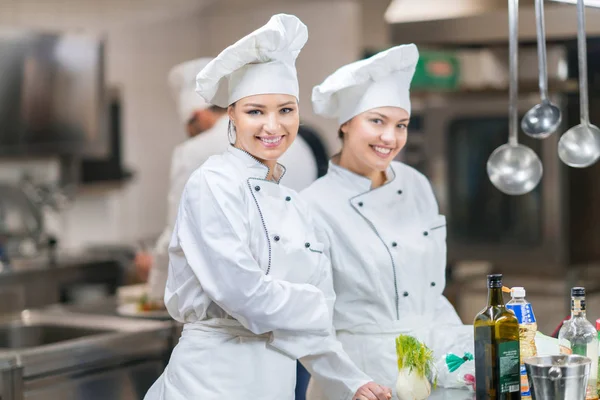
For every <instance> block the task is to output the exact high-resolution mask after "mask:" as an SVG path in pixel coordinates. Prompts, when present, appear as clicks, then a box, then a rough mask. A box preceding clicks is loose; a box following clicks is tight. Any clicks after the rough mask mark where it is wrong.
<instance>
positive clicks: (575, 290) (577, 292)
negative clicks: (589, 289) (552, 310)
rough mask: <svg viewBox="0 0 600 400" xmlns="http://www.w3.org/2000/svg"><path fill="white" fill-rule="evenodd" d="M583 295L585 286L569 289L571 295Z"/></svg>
mask: <svg viewBox="0 0 600 400" xmlns="http://www.w3.org/2000/svg"><path fill="white" fill-rule="evenodd" d="M583 296H585V288H583V287H574V288H572V289H571V297H583Z"/></svg>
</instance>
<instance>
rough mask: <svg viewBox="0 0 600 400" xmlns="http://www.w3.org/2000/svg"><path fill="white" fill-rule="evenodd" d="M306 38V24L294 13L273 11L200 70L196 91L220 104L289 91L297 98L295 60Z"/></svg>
mask: <svg viewBox="0 0 600 400" xmlns="http://www.w3.org/2000/svg"><path fill="white" fill-rule="evenodd" d="M307 39H308V30H307V28H306V25H304V24H303V23H302V21H300V20H299V19H298V18H297V17H295V16H293V15H286V14H277V15H274V16H272V17H271V19H270V20H269V22H268V23H267V24H266V25H264V26H263V27H261V28H259V29H257V30H256V31H254V32H252V33H251V34H249V35H247V36H245V37H243V38H242V39H240V40H238V41H237V42H236V43H235V44H233V45H231V46H229V47H228V48H226V49H225V50H223V51H222V52H221V54H219V55H218V56H217V57H216V58H215V59H214V60H213V61H211V62H210V63H209V64H208V65H207V66H206V67H205V68H204V69H203V70H202V71H200V73H199V74H198V76H197V78H196V92H197V93H198V94H199V95H200V96H202V97H203V98H204V99H205V100H206V101H207V102H209V103H212V104H215V105H217V106H220V107H227V106H229V105H231V104H233V103H235V102H236V101H238V100H239V99H242V98H244V97H247V96H252V95H256V94H269V93H276V94H290V95H293V96H295V97H296V98H298V94H299V90H298V77H297V74H296V66H295V63H296V58H297V57H298V54H300V50H301V49H302V47H304V44H305V43H306V41H307Z"/></svg>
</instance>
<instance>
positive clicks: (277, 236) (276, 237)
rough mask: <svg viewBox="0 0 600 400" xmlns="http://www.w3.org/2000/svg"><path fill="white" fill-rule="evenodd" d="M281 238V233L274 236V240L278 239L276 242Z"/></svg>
mask: <svg viewBox="0 0 600 400" xmlns="http://www.w3.org/2000/svg"><path fill="white" fill-rule="evenodd" d="M279 239H281V238H280V237H279V235H275V236H273V240H274V241H276V242H279Z"/></svg>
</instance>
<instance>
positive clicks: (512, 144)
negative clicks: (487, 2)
mask: <svg viewBox="0 0 600 400" xmlns="http://www.w3.org/2000/svg"><path fill="white" fill-rule="evenodd" d="M518 23H519V0H509V2H508V27H509V35H508V37H509V58H510V63H509V67H510V68H509V69H510V82H509V84H510V86H509V103H510V104H509V116H508V117H509V135H508V143H507V144H504V145H502V146H500V147H498V148H497V149H496V150H494V152H493V153H492V155H491V156H490V158H489V159H488V162H487V173H488V176H489V178H490V181H491V182H492V184H493V185H494V186H495V187H496V188H498V190H500V191H501V192H503V193H506V194H509V195H521V194H525V193H528V192H530V191H531V190H533V189H534V188H535V187H536V186H537V185H538V183H539V182H540V179H541V178H542V174H543V168H542V162H541V161H540V159H539V157H538V156H537V154H535V152H534V151H533V150H531V149H530V148H529V147H527V146H523V145H521V144H519V143H518V138H517V133H518V132H517V131H518V128H519V121H518V114H517V112H518V110H517V94H518V77H517V74H518V69H517V68H518V50H519V49H518V40H519V27H518Z"/></svg>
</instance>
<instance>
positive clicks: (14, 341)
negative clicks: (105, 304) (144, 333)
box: [0, 323, 114, 349]
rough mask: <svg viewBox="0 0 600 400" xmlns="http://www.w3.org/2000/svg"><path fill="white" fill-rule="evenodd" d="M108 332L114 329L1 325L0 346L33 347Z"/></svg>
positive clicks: (8, 347)
mask: <svg viewBox="0 0 600 400" xmlns="http://www.w3.org/2000/svg"><path fill="white" fill-rule="evenodd" d="M108 332H114V330H109V329H93V328H87V327H79V326H66V325H51V324H33V325H27V324H23V323H18V324H10V325H0V348H4V349H24V348H31V347H37V346H43V345H47V344H54V343H59V342H64V341H68V340H73V339H79V338H82V337H85V336H91V335H97V334H102V333H108Z"/></svg>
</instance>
